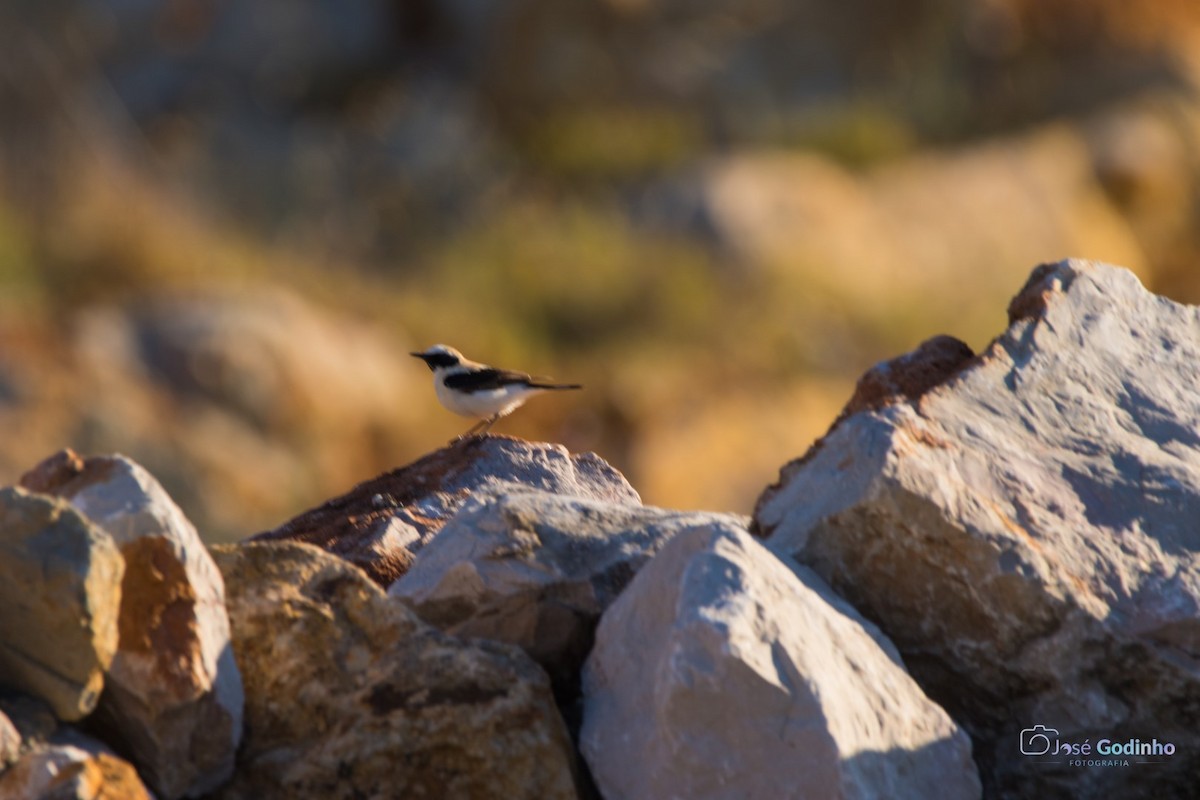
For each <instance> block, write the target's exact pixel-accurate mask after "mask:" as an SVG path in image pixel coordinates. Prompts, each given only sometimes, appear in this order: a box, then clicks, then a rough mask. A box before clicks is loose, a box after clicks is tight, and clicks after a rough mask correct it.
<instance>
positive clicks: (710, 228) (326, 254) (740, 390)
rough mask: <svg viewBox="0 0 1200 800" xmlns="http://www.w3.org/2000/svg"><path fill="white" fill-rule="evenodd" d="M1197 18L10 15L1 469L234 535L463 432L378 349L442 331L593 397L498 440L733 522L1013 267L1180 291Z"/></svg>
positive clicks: (1198, 162)
mask: <svg viewBox="0 0 1200 800" xmlns="http://www.w3.org/2000/svg"><path fill="white" fill-rule="evenodd" d="M460 5H461V4H460ZM468 5H469V4H468ZM864 20H865V21H866V22H864ZM1198 35H1200V12H1197V11H1196V10H1194V9H1193V8H1192V6H1191V5H1189V4H1176V3H1166V2H1163V3H1149V4H1146V5H1144V6H1139V7H1138V9H1136V10H1135V9H1133V8H1132V7H1130V6H1128V5H1120V4H1117V3H1115V2H1111V3H1110V2H1106V3H1100V4H1096V5H1095V6H1094V7H1090V8H1089V9H1084V8H1082V7H1081V4H1078V3H1073V2H1069V1H1068V0H1056V1H1055V2H1047V3H1027V2H1019V1H1018V0H986V1H985V0H956V2H951V3H944V2H923V3H918V4H915V5H914V6H913V8H911V9H908V10H907V11H906V12H905V13H903V14H901V13H900V12H899V11H897V10H896V9H893V8H891V7H890V6H888V5H887V4H884V3H882V2H878V0H853V1H852V2H849V3H846V4H839V6H837V7H831V6H828V4H805V3H799V4H794V5H786V4H780V3H775V2H769V1H767V2H761V3H751V4H748V5H747V4H741V5H737V4H722V3H716V4H709V5H707V6H704V7H703V8H692V7H690V6H687V5H686V4H671V3H667V4H661V5H656V4H641V3H624V2H596V3H589V4H580V5H579V6H578V7H576V6H575V5H572V6H570V7H567V6H563V7H557V6H556V7H553V8H550V7H547V4H537V3H526V2H520V1H519V0H508V2H505V3H500V4H496V5H495V7H494V8H492V9H491V10H488V11H484V10H482V9H473V10H466V6H463V7H462V8H458V7H457V6H456V7H455V8H454V9H451V8H450V7H448V6H447V7H443V6H439V5H434V4H428V3H421V2H404V3H397V2H384V1H383V0H379V2H372V1H371V0H362V1H361V2H357V3H352V4H348V5H346V6H345V7H338V8H334V7H332V6H330V7H328V8H326V7H324V6H320V5H317V4H276V3H265V4H260V5H255V4H244V5H239V4H229V5H228V7H225V6H222V7H220V8H218V7H216V6H209V5H208V4H202V3H190V2H181V3H174V2H163V3H150V4H139V5H138V6H137V7H136V8H135V7H134V6H129V5H128V4H115V3H109V2H105V1H104V0H94V1H93V2H73V1H72V0H54V1H53V2H50V3H46V4H24V3H18V4H13V5H9V6H6V7H5V8H4V9H2V10H0V46H4V47H5V48H6V52H7V53H8V54H9V56H8V57H7V58H6V59H5V61H4V63H3V65H0V429H3V430H4V431H5V433H6V436H5V445H4V447H0V478H2V479H3V480H5V481H11V480H13V479H15V478H16V477H17V476H18V475H19V474H20V472H21V471H22V470H24V469H27V468H29V467H31V466H32V465H33V464H34V463H35V462H36V461H37V460H38V459H39V458H40V457H42V456H44V455H48V454H49V452H50V451H52V450H53V449H55V448H57V447H61V446H67V445H70V446H74V447H76V448H78V449H81V450H85V451H101V450H120V451H125V452H128V453H129V454H130V455H132V456H133V457H135V458H138V459H139V460H142V461H143V462H144V463H146V464H147V465H148V466H150V467H151V469H152V470H154V471H155V472H156V474H158V475H159V477H160V478H161V479H162V480H164V482H165V483H166V484H167V485H168V488H169V489H170V490H171V491H172V493H173V494H174V495H175V496H176V497H177V498H178V499H179V500H180V502H181V503H182V504H183V505H184V506H185V509H186V510H187V511H188V513H189V514H190V515H191V516H192V517H193V518H194V519H196V520H197V522H198V524H199V525H200V527H201V529H202V531H203V532H204V533H205V534H206V535H207V536H210V537H212V538H229V537H235V536H241V535H245V534H248V533H251V532H253V531H255V530H257V529H260V528H263V527H268V526H271V525H274V524H277V523H279V522H281V521H282V520H283V519H285V518H286V517H287V516H288V515H290V514H293V513H295V512H297V511H299V510H301V509H303V508H305V507H308V506H311V505H314V504H316V503H318V502H320V501H322V500H323V499H325V498H326V497H327V496H328V495H330V494H332V493H334V492H338V491H342V490H344V489H346V488H348V487H349V486H350V485H352V484H353V483H355V482H357V481H359V480H362V479H365V478H366V477H369V476H370V475H371V474H373V473H374V472H377V471H379V470H382V469H386V468H390V467H394V466H397V465H398V464H400V463H403V462H405V461H407V460H409V459H412V458H415V457H417V456H419V455H420V454H422V453H423V452H426V451H428V450H429V449H432V448H434V447H436V446H439V445H440V444H441V443H443V442H444V441H445V440H446V439H448V438H449V437H451V436H453V435H455V434H456V433H458V432H459V431H460V430H461V429H462V428H464V427H465V424H463V422H462V421H461V420H459V419H457V418H454V417H451V416H450V415H449V414H448V413H446V412H444V411H443V410H441V409H440V408H438V407H437V406H436V404H435V402H434V399H433V394H432V391H431V390H430V387H429V385H428V380H429V379H428V374H427V373H425V372H423V367H422V366H421V365H420V364H417V363H415V362H411V360H410V359H408V358H407V356H406V352H407V351H408V350H409V349H412V348H414V347H421V346H425V345H428V344H432V343H434V342H439V341H441V342H446V343H449V344H454V345H455V346H458V347H459V348H461V349H462V350H464V351H465V352H466V353H467V354H468V355H470V356H472V357H475V358H478V359H481V360H486V361H489V362H493V363H497V364H501V365H504V366H513V367H519V368H523V369H529V370H531V371H534V372H539V373H549V374H553V375H556V376H557V377H561V378H563V379H570V380H579V381H581V382H583V383H585V384H586V385H587V391H586V392H584V393H582V394H580V395H577V396H573V397H571V398H559V397H553V398H550V397H548V398H541V399H539V400H535V401H534V402H533V403H531V404H530V406H529V407H528V408H527V409H526V410H524V411H522V412H521V413H520V414H517V415H516V416H514V417H513V418H511V419H510V420H506V421H505V422H504V423H503V424H502V425H501V426H500V427H499V429H498V430H500V431H502V432H506V433H513V434H517V435H524V436H530V437H535V436H536V437H542V438H549V439H554V440H558V441H562V442H564V443H565V444H567V445H568V446H569V447H571V448H573V449H591V450H596V451H598V452H599V453H600V454H601V455H602V456H604V457H606V458H608V459H609V460H610V461H612V462H613V463H614V464H615V465H616V466H617V467H618V468H620V469H622V470H623V471H624V472H625V473H626V474H627V475H628V476H629V477H630V479H631V480H632V481H633V483H634V484H635V486H637V487H638V488H639V489H641V490H642V491H643V493H644V494H645V497H646V499H647V501H649V502H655V503H660V504H665V505H673V506H681V507H697V506H700V507H710V508H722V509H731V510H737V511H743V512H746V511H749V510H750V508H751V506H752V504H753V502H754V499H755V497H756V495H757V494H758V492H759V490H761V488H762V486H763V485H765V484H766V483H767V482H769V481H770V480H772V479H773V478H774V475H775V472H776V470H777V469H778V467H779V466H780V465H781V464H783V463H784V462H786V461H787V460H789V459H791V458H794V457H796V456H799V455H800V454H801V453H802V452H803V451H804V449H805V447H806V446H807V444H808V443H809V442H811V441H812V440H813V439H814V438H815V437H817V436H819V435H820V434H821V433H823V432H824V430H825V428H826V426H827V425H828V423H829V422H830V421H831V420H832V419H833V418H834V416H836V414H837V412H838V410H839V408H840V405H841V404H842V403H843V402H844V401H845V399H846V398H847V397H848V395H849V393H850V391H851V390H852V387H853V383H854V381H855V379H856V378H857V377H858V375H860V374H861V373H862V372H863V371H864V370H865V369H866V368H868V367H869V366H871V364H873V363H874V362H876V361H878V360H880V359H883V358H888V357H891V356H894V355H896V354H898V353H900V352H904V351H906V350H908V349H910V348H912V347H913V346H915V345H916V344H918V343H919V342H920V341H922V340H923V339H925V338H928V337H930V336H933V335H936V334H939V333H950V334H953V335H957V336H960V337H961V338H964V339H965V340H967V341H968V342H969V343H970V344H971V345H972V346H973V347H975V348H981V347H984V346H986V344H987V342H988V340H989V338H990V337H992V336H994V335H996V334H997V333H999V332H1000V331H1001V329H1002V328H1003V325H1004V324H1005V322H1004V320H1005V317H1004V310H1005V306H1006V303H1007V300H1008V298H1009V296H1011V295H1012V294H1013V293H1015V292H1016V291H1017V290H1018V289H1019V288H1020V286H1021V284H1022V282H1023V281H1024V278H1025V276H1026V275H1027V274H1028V272H1029V270H1030V269H1032V268H1033V267H1034V266H1035V265H1036V263H1038V262H1040V261H1047V260H1053V259H1057V258H1061V257H1066V256H1082V257H1095V258H1099V259H1103V260H1112V261H1118V262H1121V263H1123V264H1124V265H1125V266H1128V267H1130V268H1131V269H1134V270H1135V271H1136V272H1138V274H1139V275H1140V276H1141V278H1142V279H1143V281H1145V282H1146V283H1147V285H1148V286H1150V287H1151V288H1152V289H1154V290H1156V291H1160V292H1165V293H1167V294H1168V295H1170V296H1172V297H1174V298H1176V299H1179V300H1182V301H1188V302H1200V267H1198V265H1197V254H1198V253H1200V233H1198V231H1200V224H1198V223H1200V101H1198V97H1197V93H1198V91H1200V80H1198V79H1197V71H1198V70H1200V65H1198V64H1197V63H1195V59H1194V58H1193V57H1192V55H1191V53H1193V52H1196V50H1195V48H1194V45H1195V44H1196V39H1197V37H1198ZM292 326H294V327H292ZM410 362H411V363H410Z"/></svg>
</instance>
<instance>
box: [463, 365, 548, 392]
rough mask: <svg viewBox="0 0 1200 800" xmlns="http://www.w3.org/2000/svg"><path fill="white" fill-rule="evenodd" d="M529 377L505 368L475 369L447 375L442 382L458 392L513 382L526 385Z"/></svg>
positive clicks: (495, 387) (491, 387)
mask: <svg viewBox="0 0 1200 800" xmlns="http://www.w3.org/2000/svg"><path fill="white" fill-rule="evenodd" d="M530 381H531V378H530V377H529V376H528V375H526V374H525V373H524V372H511V371H509V370H506V369H494V368H492V367H488V368H486V369H476V370H471V371H470V372H457V373H454V374H453V375H447V376H446V378H445V380H444V381H443V383H445V384H446V388H447V389H457V390H458V391H460V392H486V391H489V390H491V389H502V388H504V387H505V386H511V385H513V384H514V383H519V384H524V385H528V384H529V383H530Z"/></svg>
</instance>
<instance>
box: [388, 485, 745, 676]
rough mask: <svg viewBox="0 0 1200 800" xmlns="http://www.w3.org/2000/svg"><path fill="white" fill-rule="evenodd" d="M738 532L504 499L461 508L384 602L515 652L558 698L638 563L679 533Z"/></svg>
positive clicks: (687, 519)
mask: <svg viewBox="0 0 1200 800" xmlns="http://www.w3.org/2000/svg"><path fill="white" fill-rule="evenodd" d="M739 524H740V523H739V520H738V519H737V518H736V517H733V516H727V515H720V514H699V513H686V512H678V511H666V510H663V509H658V508H647V507H643V506H631V505H621V504H614V503H604V502H599V501H596V500H585V499H582V498H578V497H569V496H561V495H553V494H550V493H547V492H538V491H532V490H525V491H513V492H510V493H506V494H503V495H499V496H496V497H494V498H491V499H484V500H481V501H479V502H476V503H472V504H469V505H467V506H466V507H464V508H463V509H462V511H460V512H459V513H458V515H456V516H455V517H454V519H452V520H451V521H450V522H449V523H448V524H447V525H446V527H445V528H443V529H442V532H441V533H440V534H439V535H438V536H436V537H435V538H434V539H433V541H432V542H431V543H430V544H429V546H428V547H426V548H425V549H424V550H422V551H421V553H420V555H419V556H418V557H417V559H416V563H415V564H414V565H413V567H412V569H411V570H409V572H407V573H406V574H405V575H404V576H403V577H402V578H400V579H399V580H398V581H396V582H395V583H393V584H392V586H391V587H390V588H389V589H388V595H389V596H391V597H394V598H397V599H399V600H402V601H403V602H404V603H406V604H407V605H409V606H410V607H412V608H413V609H414V610H415V611H416V612H417V613H418V614H420V616H421V618H422V619H424V620H425V621H426V622H430V623H432V624H434V625H436V626H438V627H439V628H441V629H442V630H445V631H447V632H450V633H453V634H456V635H459V636H477V637H482V638H485V639H492V640H497V641H503V642H511V643H513V644H518V645H520V646H521V647H522V648H523V649H524V650H525V652H527V653H529V654H530V655H531V656H533V658H534V659H536V660H537V662H538V663H539V664H541V665H542V666H543V667H544V668H545V669H546V670H547V672H549V674H550V677H551V679H552V680H553V681H554V684H555V688H556V690H557V691H556V693H557V694H558V695H559V696H560V698H562V697H563V696H564V695H568V694H573V693H574V692H575V691H576V690H577V683H578V680H577V676H578V673H579V669H580V667H581V666H582V664H583V659H584V658H585V657H586V656H587V653H588V651H589V650H590V649H591V646H592V635H593V632H594V631H595V628H596V623H597V622H598V621H599V619H600V615H601V614H602V613H603V612H604V609H606V608H607V607H608V606H609V604H610V603H612V601H613V600H615V599H616V598H617V595H619V594H620V593H621V591H622V590H623V589H624V588H625V585H626V584H628V583H629V581H630V580H631V579H632V578H633V576H634V575H635V574H636V573H637V571H638V569H640V568H641V566H642V565H643V564H644V563H646V562H647V561H649V560H650V558H651V557H652V556H653V555H654V554H655V553H656V552H658V550H659V549H661V548H662V546H663V545H664V544H666V542H667V541H669V540H670V539H671V538H672V537H673V536H676V535H678V534H679V533H680V532H681V531H685V530H691V529H694V528H704V529H711V528H713V527H714V526H716V527H721V526H726V527H736V526H738V525H739Z"/></svg>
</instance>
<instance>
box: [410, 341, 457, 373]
mask: <svg viewBox="0 0 1200 800" xmlns="http://www.w3.org/2000/svg"><path fill="white" fill-rule="evenodd" d="M409 355H410V356H413V357H414V358H419V359H421V360H422V361H424V362H425V364H426V366H428V367H429V369H430V370H437V369H439V368H445V367H454V366H458V365H459V364H461V363H462V360H463V356H462V353H460V352H458V351H457V350H455V349H454V348H453V347H450V346H449V345H444V344H435V345H434V346H433V347H430V348H429V349H428V350H425V351H423V352H420V353H409Z"/></svg>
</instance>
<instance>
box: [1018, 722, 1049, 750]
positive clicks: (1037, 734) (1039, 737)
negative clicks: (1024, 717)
mask: <svg viewBox="0 0 1200 800" xmlns="http://www.w3.org/2000/svg"><path fill="white" fill-rule="evenodd" d="M1050 737H1054V739H1055V740H1056V741H1057V739H1058V730H1057V729H1056V728H1047V727H1046V726H1045V725H1034V726H1033V727H1032V728H1024V729H1023V730H1022V731H1021V754H1022V755H1026V756H1044V755H1046V753H1049V752H1050V748H1051V747H1052V745H1051V743H1050Z"/></svg>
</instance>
